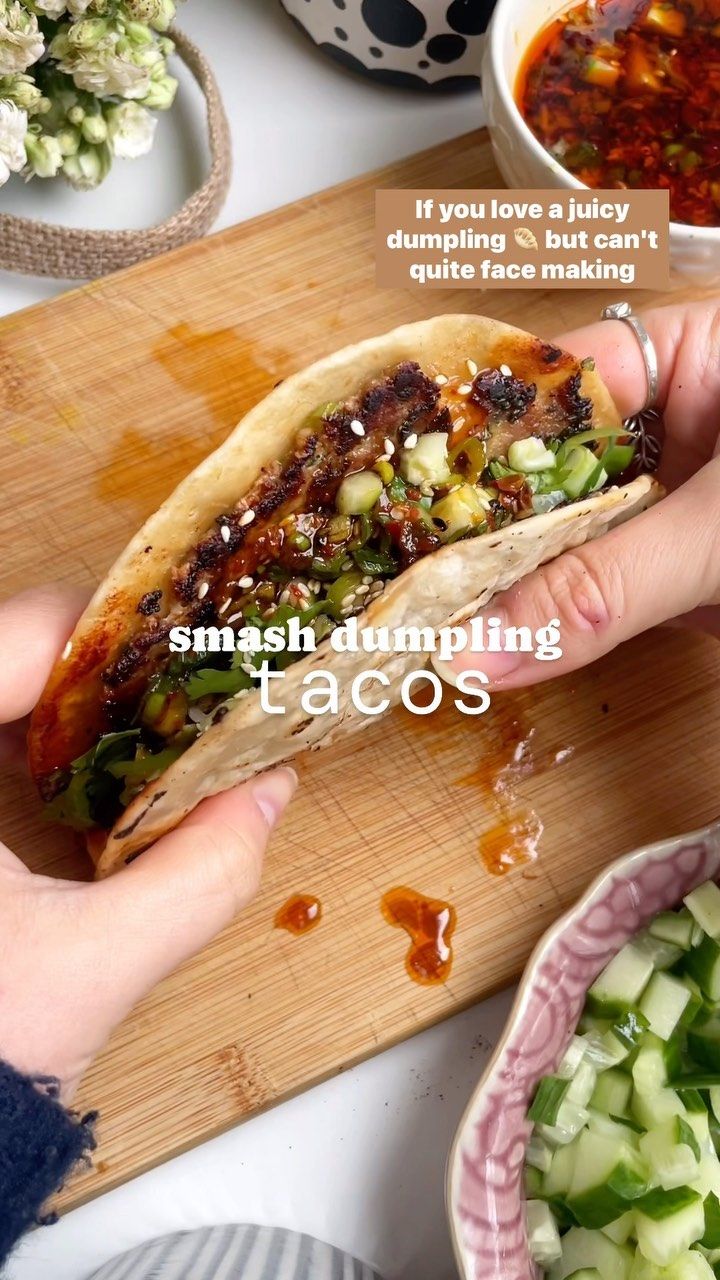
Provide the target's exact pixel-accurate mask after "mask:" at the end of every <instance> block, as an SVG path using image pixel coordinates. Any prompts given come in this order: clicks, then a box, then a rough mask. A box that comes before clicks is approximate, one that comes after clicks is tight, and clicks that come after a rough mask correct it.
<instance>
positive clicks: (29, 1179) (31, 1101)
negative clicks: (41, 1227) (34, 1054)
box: [0, 1062, 96, 1266]
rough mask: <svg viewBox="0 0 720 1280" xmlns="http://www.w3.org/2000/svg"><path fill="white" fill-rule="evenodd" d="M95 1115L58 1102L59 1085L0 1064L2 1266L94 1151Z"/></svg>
mask: <svg viewBox="0 0 720 1280" xmlns="http://www.w3.org/2000/svg"><path fill="white" fill-rule="evenodd" d="M95 1120H96V1116H95V1115H94V1114H90V1115H86V1116H82V1117H81V1116H78V1115H75V1114H73V1112H71V1111H66V1109H65V1107H63V1106H62V1105H61V1103H60V1102H59V1101H58V1083H57V1081H56V1080H50V1079H47V1078H46V1077H32V1078H31V1077H30V1076H23V1075H20V1074H19V1072H17V1071H15V1070H14V1069H13V1068H12V1067H10V1066H8V1065H7V1063H5V1062H0V1266H2V1264H3V1262H4V1261H5V1259H6V1258H7V1256H8V1254H9V1253H10V1250H11V1249H12V1248H13V1246H14V1245H15V1244H16V1243H17V1241H18V1240H19V1239H20V1237H21V1236H22V1235H23V1234H24V1233H25V1232H26V1231H28V1230H29V1229H30V1227H32V1226H34V1225H35V1224H37V1223H49V1222H50V1221H52V1220H53V1219H52V1216H46V1217H45V1218H43V1216H42V1210H43V1206H44V1205H45V1204H46V1202H47V1201H48V1199H49V1198H50V1196H52V1195H54V1193H55V1192H56V1191H58V1190H59V1189H60V1187H61V1186H62V1185H63V1183H64V1181H65V1179H66V1178H67V1176H68V1174H69V1173H71V1172H72V1170H73V1168H74V1167H75V1166H76V1165H77V1164H78V1163H79V1162H80V1161H82V1160H83V1159H87V1157H88V1155H89V1153H90V1152H91V1151H93V1150H94V1148H95V1138H94V1135H93V1126H94V1123H95Z"/></svg>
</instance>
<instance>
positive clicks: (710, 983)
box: [684, 934, 720, 1001]
mask: <svg viewBox="0 0 720 1280" xmlns="http://www.w3.org/2000/svg"><path fill="white" fill-rule="evenodd" d="M684 968H685V972H686V973H689V974H690V977H691V978H694V979H695V981H696V982H697V984H698V986H699V987H700V989H701V991H702V992H703V995H705V996H707V998H708V1000H711V1001H716V1000H720V945H718V943H717V942H716V941H715V939H714V938H710V937H708V935H707V934H706V935H705V936H704V937H703V940H702V942H701V943H700V945H699V947H693V949H692V951H688V952H687V954H686V956H685V964H684Z"/></svg>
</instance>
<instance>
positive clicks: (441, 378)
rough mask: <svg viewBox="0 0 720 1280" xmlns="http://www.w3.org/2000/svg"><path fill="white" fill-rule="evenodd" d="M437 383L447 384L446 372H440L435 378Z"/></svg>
mask: <svg viewBox="0 0 720 1280" xmlns="http://www.w3.org/2000/svg"><path fill="white" fill-rule="evenodd" d="M435 385H436V386H438V387H444V386H447V378H446V377H445V374H444V373H439V374H438V375H437V377H436V379H435Z"/></svg>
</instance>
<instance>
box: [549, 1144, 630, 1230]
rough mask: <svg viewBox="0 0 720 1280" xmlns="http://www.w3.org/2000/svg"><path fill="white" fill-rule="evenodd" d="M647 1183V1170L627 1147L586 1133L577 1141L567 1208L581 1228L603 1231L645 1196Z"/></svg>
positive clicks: (627, 1145) (628, 1146)
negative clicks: (600, 1229)
mask: <svg viewBox="0 0 720 1280" xmlns="http://www.w3.org/2000/svg"><path fill="white" fill-rule="evenodd" d="M648 1181H649V1177H648V1170H647V1168H646V1167H645V1165H644V1164H643V1162H642V1161H641V1160H640V1159H639V1157H638V1153H637V1151H634V1150H633V1149H632V1147H630V1145H629V1144H627V1143H623V1142H617V1141H616V1140H614V1139H613V1138H606V1137H604V1136H603V1135H602V1134H600V1133H595V1132H593V1131H592V1130H590V1129H586V1130H584V1131H583V1132H582V1133H581V1134H580V1137H579V1138H578V1143H577V1158H576V1160H575V1168H574V1171H573V1178H572V1183H571V1186H570V1191H569V1193H568V1197H567V1203H568V1208H569V1209H570V1210H571V1212H572V1213H573V1214H574V1215H575V1217H576V1218H577V1220H578V1222H579V1223H580V1226H582V1227H588V1228H590V1229H592V1228H594V1227H604V1226H606V1225H607V1223H608V1222H614V1221H615V1219H616V1218H619V1217H621V1215H622V1214H623V1213H625V1211H626V1210H627V1208H628V1204H629V1202H630V1201H632V1200H637V1199H638V1198H639V1197H640V1196H642V1195H643V1194H644V1192H645V1191H646V1190H647V1186H648Z"/></svg>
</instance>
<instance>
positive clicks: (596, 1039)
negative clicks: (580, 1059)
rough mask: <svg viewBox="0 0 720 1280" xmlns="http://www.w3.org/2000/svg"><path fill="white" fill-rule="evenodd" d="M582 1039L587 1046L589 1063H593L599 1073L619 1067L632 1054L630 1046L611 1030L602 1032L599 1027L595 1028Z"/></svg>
mask: <svg viewBox="0 0 720 1280" xmlns="http://www.w3.org/2000/svg"><path fill="white" fill-rule="evenodd" d="M582 1038H583V1040H584V1041H585V1043H586V1045H587V1049H586V1053H587V1058H588V1061H589V1062H592V1064H593V1066H594V1067H596V1068H597V1070H598V1071H604V1070H605V1069H606V1068H607V1067H616V1066H619V1065H620V1063H621V1062H624V1061H625V1060H626V1058H627V1057H628V1056H629V1054H630V1050H629V1048H628V1046H627V1045H626V1044H623V1042H622V1041H621V1040H619V1039H618V1037H617V1036H616V1035H615V1033H614V1032H613V1031H611V1030H609V1029H606V1030H600V1028H599V1027H595V1028H593V1029H592V1030H589V1031H587V1032H586V1033H585V1035H584V1036H583V1037H582Z"/></svg>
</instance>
